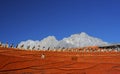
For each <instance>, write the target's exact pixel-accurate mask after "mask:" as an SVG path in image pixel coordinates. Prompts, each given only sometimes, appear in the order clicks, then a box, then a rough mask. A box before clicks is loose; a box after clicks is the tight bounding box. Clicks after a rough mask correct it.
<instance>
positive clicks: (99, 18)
mask: <svg viewBox="0 0 120 74" xmlns="http://www.w3.org/2000/svg"><path fill="white" fill-rule="evenodd" d="M80 32H86V33H87V34H89V35H91V36H94V37H98V38H101V39H102V40H104V41H106V42H111V43H116V42H120V0H0V41H3V42H6V41H8V42H9V43H19V42H20V41H23V40H28V39H32V40H41V39H43V38H45V37H47V36H49V35H54V36H55V37H56V38H57V39H58V40H59V39H62V38H64V37H68V36H70V35H71V34H75V33H80Z"/></svg>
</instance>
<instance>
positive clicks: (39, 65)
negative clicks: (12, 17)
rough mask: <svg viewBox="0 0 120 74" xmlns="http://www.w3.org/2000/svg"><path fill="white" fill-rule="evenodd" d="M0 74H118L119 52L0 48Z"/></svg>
mask: <svg viewBox="0 0 120 74" xmlns="http://www.w3.org/2000/svg"><path fill="white" fill-rule="evenodd" d="M42 54H44V55H45V58H41V56H42ZM0 74H120V52H62V51H61V52H58V51H30V50H20V49H13V48H0Z"/></svg>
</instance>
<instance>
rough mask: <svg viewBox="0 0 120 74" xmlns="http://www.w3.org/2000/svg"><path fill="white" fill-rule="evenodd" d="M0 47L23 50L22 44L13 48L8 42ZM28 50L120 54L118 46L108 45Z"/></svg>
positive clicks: (119, 46)
mask: <svg viewBox="0 0 120 74" xmlns="http://www.w3.org/2000/svg"><path fill="white" fill-rule="evenodd" d="M0 47H3V48H18V49H24V44H23V45H21V46H19V47H18V45H16V46H14V44H10V45H9V44H8V42H6V44H3V43H2V42H0ZM26 49H28V50H41V51H63V52H64V51H68V52H120V45H109V46H89V47H82V48H65V47H59V48H55V47H54V49H53V48H50V47H48V48H45V47H42V48H41V49H40V45H38V48H35V46H33V47H32V48H30V46H27V48H26Z"/></svg>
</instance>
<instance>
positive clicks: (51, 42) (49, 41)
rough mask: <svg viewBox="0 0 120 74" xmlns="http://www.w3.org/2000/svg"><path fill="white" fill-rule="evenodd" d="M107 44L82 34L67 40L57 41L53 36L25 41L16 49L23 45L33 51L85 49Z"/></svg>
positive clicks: (74, 35)
mask: <svg viewBox="0 0 120 74" xmlns="http://www.w3.org/2000/svg"><path fill="white" fill-rule="evenodd" d="M107 44H108V43H107V42H104V41H102V40H101V39H99V38H95V37H92V36H89V35H87V34H86V33H84V32H81V33H80V34H73V35H71V36H70V37H68V38H63V39H62V40H60V41H58V40H57V39H56V38H55V37H54V36H48V37H47V38H44V39H43V40H41V41H33V40H27V41H22V42H20V43H19V45H18V47H20V46H21V45H24V48H25V49H27V47H28V46H29V47H30V49H32V48H33V47H34V48H35V49H48V48H50V49H54V48H56V49H57V48H63V47H64V48H74V47H85V46H101V45H107Z"/></svg>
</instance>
